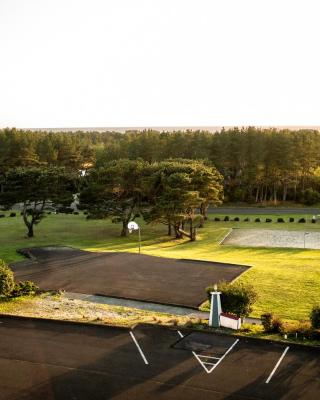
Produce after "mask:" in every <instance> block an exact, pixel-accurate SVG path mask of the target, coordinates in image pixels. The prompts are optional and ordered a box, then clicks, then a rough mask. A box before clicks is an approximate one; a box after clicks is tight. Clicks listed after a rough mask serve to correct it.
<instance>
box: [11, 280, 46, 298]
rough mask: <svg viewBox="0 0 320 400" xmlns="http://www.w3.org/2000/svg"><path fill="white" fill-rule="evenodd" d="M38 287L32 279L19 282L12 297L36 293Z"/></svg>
mask: <svg viewBox="0 0 320 400" xmlns="http://www.w3.org/2000/svg"><path fill="white" fill-rule="evenodd" d="M38 289H39V288H38V286H36V285H35V284H34V283H33V282H31V281H24V282H18V283H16V284H15V285H14V288H13V291H12V292H11V297H20V296H30V295H32V294H35V293H36V291H37V290H38Z"/></svg>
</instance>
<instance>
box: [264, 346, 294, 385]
mask: <svg viewBox="0 0 320 400" xmlns="http://www.w3.org/2000/svg"><path fill="white" fill-rule="evenodd" d="M288 350H289V346H288V347H286V348H285V350H284V352H283V353H282V355H281V357H280V358H279V360H278V362H277V364H276V365H275V367H274V368H273V370H272V371H271V374H270V375H269V377H268V379H267V380H266V383H269V382H270V381H271V378H272V377H273V375H274V373H275V372H276V370H277V369H278V367H279V365H280V363H281V361H282V360H283V359H284V357H285V355H286V354H287V352H288Z"/></svg>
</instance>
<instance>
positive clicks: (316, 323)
mask: <svg viewBox="0 0 320 400" xmlns="http://www.w3.org/2000/svg"><path fill="white" fill-rule="evenodd" d="M310 321H311V325H312V327H313V328H314V329H320V305H316V306H314V307H313V309H312V311H311V313H310Z"/></svg>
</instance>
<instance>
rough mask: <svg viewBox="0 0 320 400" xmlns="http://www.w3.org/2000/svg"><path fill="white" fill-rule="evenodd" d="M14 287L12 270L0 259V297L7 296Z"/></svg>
mask: <svg viewBox="0 0 320 400" xmlns="http://www.w3.org/2000/svg"><path fill="white" fill-rule="evenodd" d="M13 289H14V278H13V272H12V271H11V269H10V268H9V267H8V266H7V265H6V264H5V262H4V261H2V260H0V297H1V296H4V297H8V296H9V295H10V294H11V292H12V290H13Z"/></svg>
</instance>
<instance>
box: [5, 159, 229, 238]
mask: <svg viewBox="0 0 320 400" xmlns="http://www.w3.org/2000/svg"><path fill="white" fill-rule="evenodd" d="M221 181H222V176H221V175H220V174H219V172H218V171H217V170H216V169H215V168H214V167H213V166H211V165H209V164H206V163H204V162H203V161H197V160H184V159H170V160H165V161H161V162H152V163H150V162H147V161H144V160H142V159H137V160H128V159H120V160H115V161H111V162H108V163H106V164H105V165H104V166H103V167H97V168H90V169H89V170H88V171H87V173H86V174H82V173H79V171H78V172H77V171H75V170H71V169H67V168H65V167H55V166H53V167H50V166H49V167H39V166H35V167H34V166H30V167H15V168H10V169H8V170H7V171H6V172H5V173H4V174H3V175H2V177H1V180H0V184H1V187H2V190H1V192H0V204H1V205H2V207H4V208H7V209H9V208H10V207H12V206H13V205H14V204H15V203H18V202H19V203H20V204H22V212H21V214H22V217H23V221H24V223H25V225H26V227H27V230H28V237H33V236H34V225H36V224H38V223H39V222H40V221H41V220H42V218H43V217H44V216H45V210H46V208H48V207H50V208H55V207H58V206H61V205H70V203H71V201H72V196H73V194H75V193H78V194H79V199H80V204H79V208H81V209H84V210H86V211H87V212H89V215H88V218H111V219H112V222H115V223H117V222H120V223H121V224H122V229H121V236H127V234H128V228H127V226H128V223H129V221H133V220H135V219H136V218H137V217H142V218H143V219H144V220H145V221H146V222H147V223H162V224H165V225H167V227H168V235H170V236H171V235H172V234H173V233H174V235H175V237H176V238H183V237H188V238H189V239H190V240H191V241H194V240H196V236H197V228H198V227H199V228H201V227H203V225H204V222H205V220H206V219H207V210H208V207H209V205H213V206H215V205H218V204H220V203H221V200H222V196H223V188H222V185H221Z"/></svg>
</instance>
